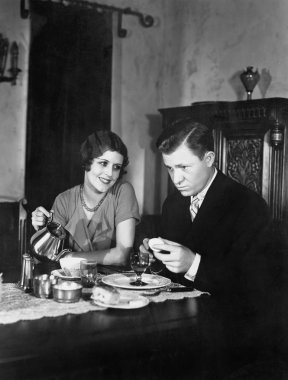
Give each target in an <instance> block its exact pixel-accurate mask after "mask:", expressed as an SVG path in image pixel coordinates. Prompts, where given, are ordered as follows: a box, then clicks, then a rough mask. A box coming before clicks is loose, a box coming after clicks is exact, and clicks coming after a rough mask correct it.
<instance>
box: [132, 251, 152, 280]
mask: <svg viewBox="0 0 288 380" xmlns="http://www.w3.org/2000/svg"><path fill="white" fill-rule="evenodd" d="M130 266H131V269H133V270H134V272H135V273H136V280H135V281H132V282H131V283H130V284H131V285H135V286H144V285H147V284H146V282H144V281H142V274H143V273H144V272H145V270H146V269H147V268H148V266H149V253H147V252H141V251H140V250H139V251H132V252H131V255H130Z"/></svg>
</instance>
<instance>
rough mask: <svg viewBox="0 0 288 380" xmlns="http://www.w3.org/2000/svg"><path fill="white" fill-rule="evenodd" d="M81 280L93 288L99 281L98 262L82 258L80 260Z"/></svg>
mask: <svg viewBox="0 0 288 380" xmlns="http://www.w3.org/2000/svg"><path fill="white" fill-rule="evenodd" d="M80 275H81V282H82V285H83V286H84V287H85V288H92V287H93V286H94V285H95V284H96V282H97V262H96V261H89V260H88V261H87V260H82V261H81V262H80Z"/></svg>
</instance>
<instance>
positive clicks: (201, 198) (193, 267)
mask: <svg viewBox="0 0 288 380" xmlns="http://www.w3.org/2000/svg"><path fill="white" fill-rule="evenodd" d="M216 175H217V169H216V168H215V172H214V174H213V177H212V178H211V180H210V181H209V182H208V183H207V185H206V186H205V187H204V189H203V190H201V191H200V192H199V193H198V194H197V195H194V196H191V203H192V202H193V200H194V199H195V198H198V199H199V202H198V210H199V208H200V207H201V205H202V203H203V201H204V198H205V196H206V193H207V191H208V190H209V188H210V186H211V184H212V182H213V181H214V179H215V177H216ZM191 217H192V215H191ZM194 218H195V217H194ZM192 222H193V220H192ZM200 261H201V255H200V254H199V253H195V257H194V260H193V262H192V265H191V267H190V268H189V269H188V271H187V272H186V273H185V276H184V277H185V278H186V279H187V280H190V281H194V280H195V277H196V274H197V272H198V268H199V265H200Z"/></svg>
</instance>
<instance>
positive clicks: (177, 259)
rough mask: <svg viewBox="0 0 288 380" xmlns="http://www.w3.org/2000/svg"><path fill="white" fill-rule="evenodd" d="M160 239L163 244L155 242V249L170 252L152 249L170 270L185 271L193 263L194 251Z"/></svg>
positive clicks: (175, 271)
mask: <svg viewBox="0 0 288 380" xmlns="http://www.w3.org/2000/svg"><path fill="white" fill-rule="evenodd" d="M161 239H162V238H161ZM162 240H163V244H157V245H156V244H155V245H154V246H153V247H155V249H157V250H163V251H168V252H170V253H169V254H167V253H165V254H161V253H160V252H156V251H154V256H155V257H156V259H158V260H160V261H162V262H163V264H164V265H165V266H166V268H167V269H169V270H170V271H171V272H174V273H186V272H187V271H188V269H189V268H190V267H191V265H192V263H193V260H194V258H195V253H193V252H192V251H191V250H190V249H189V248H187V247H184V246H183V245H181V244H178V243H175V242H173V241H170V240H167V239H162ZM143 244H144V241H143Z"/></svg>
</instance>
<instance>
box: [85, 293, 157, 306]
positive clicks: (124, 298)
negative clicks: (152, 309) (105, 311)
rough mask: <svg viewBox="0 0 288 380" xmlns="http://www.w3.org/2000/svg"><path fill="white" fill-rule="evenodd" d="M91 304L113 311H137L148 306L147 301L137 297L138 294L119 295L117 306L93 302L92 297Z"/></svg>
mask: <svg viewBox="0 0 288 380" xmlns="http://www.w3.org/2000/svg"><path fill="white" fill-rule="evenodd" d="M91 302H92V304H93V305H96V306H101V307H105V308H106V307H108V308H113V309H139V308H140V307H144V306H147V305H148V304H149V300H148V299H147V298H145V297H143V296H139V295H138V294H129V295H128V294H127V295H126V294H125V295H122V294H121V296H120V300H119V303H117V304H107V303H103V302H100V301H95V300H94V299H93V296H92V297H91Z"/></svg>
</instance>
